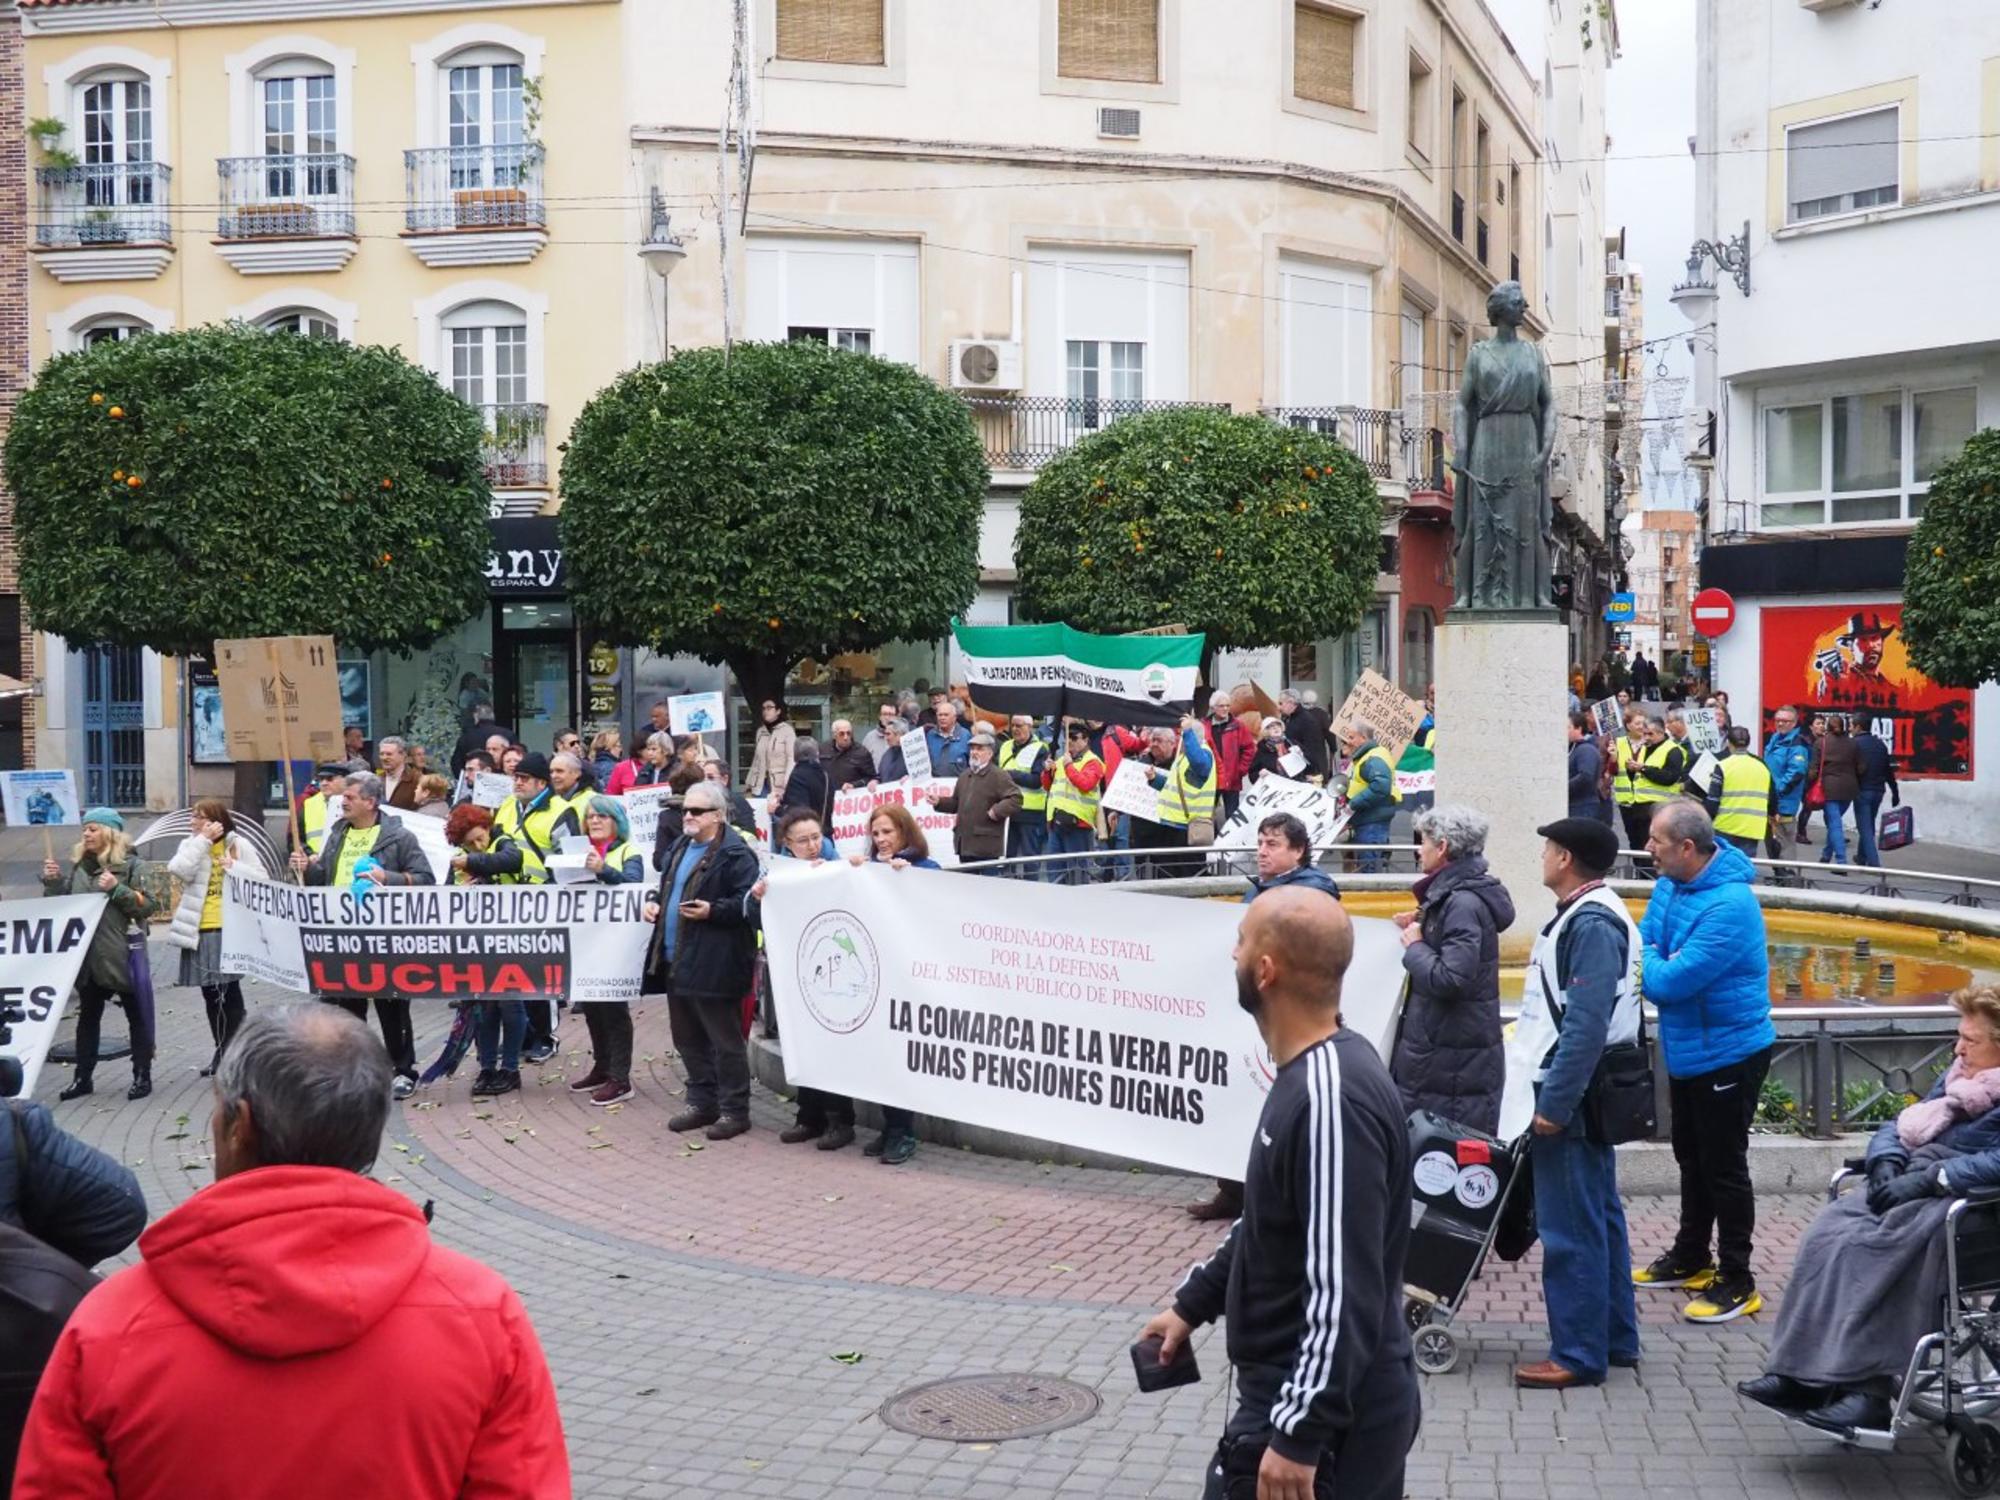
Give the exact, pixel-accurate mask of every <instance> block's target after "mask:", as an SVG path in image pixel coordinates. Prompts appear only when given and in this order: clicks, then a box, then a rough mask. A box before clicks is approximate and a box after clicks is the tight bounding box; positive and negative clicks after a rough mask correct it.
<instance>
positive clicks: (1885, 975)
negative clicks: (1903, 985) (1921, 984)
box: [1875, 958, 1896, 995]
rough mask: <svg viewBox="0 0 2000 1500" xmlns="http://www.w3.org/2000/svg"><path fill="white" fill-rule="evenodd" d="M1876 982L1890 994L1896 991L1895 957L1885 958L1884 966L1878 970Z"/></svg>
mask: <svg viewBox="0 0 2000 1500" xmlns="http://www.w3.org/2000/svg"><path fill="white" fill-rule="evenodd" d="M1875 982H1876V984H1877V985H1878V986H1879V987H1881V988H1882V989H1884V990H1887V991H1888V992H1889V993H1890V994H1892V995H1893V994H1895V993H1896V964H1895V960H1893V959H1887V958H1885V959H1883V960H1882V967H1881V968H1880V969H1878V970H1876V974H1875Z"/></svg>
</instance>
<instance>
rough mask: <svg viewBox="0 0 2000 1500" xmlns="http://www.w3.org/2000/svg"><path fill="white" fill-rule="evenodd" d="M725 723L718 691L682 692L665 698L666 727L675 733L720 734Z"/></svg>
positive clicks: (720, 695)
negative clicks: (677, 695)
mask: <svg viewBox="0 0 2000 1500" xmlns="http://www.w3.org/2000/svg"><path fill="white" fill-rule="evenodd" d="M727 723H728V718H727V716H726V711H725V710H724V708H723V706H722V694H720V693H684V694H682V695H681V696H680V697H678V698H669V699H668V700H667V727H668V728H669V729H671V730H672V731H673V732H674V733H675V734H720V733H722V730H723V726H724V725H725V724H727Z"/></svg>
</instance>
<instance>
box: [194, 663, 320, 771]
mask: <svg viewBox="0 0 2000 1500" xmlns="http://www.w3.org/2000/svg"><path fill="white" fill-rule="evenodd" d="M215 677H216V682H217V685H218V686H219V687H220V688H221V689H222V722H223V726H224V729H225V731H226V734H227V739H228V745H229V754H230V757H231V758H232V759H235V760H239V761H243V760H289V759H292V758H293V757H297V758H299V759H302V760H312V761H316V762H322V761H330V760H338V759H340V757H341V748H342V743H343V735H342V733H341V717H340V678H339V674H338V672H337V670H336V668H335V659H334V651H333V637H332V636H330V635H280V636H261V637H253V638H251V639H248V640H234V641H217V642H216V643H215Z"/></svg>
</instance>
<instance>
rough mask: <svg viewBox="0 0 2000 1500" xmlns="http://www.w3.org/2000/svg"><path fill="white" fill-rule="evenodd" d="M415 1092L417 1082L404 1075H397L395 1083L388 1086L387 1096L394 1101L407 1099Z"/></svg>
mask: <svg viewBox="0 0 2000 1500" xmlns="http://www.w3.org/2000/svg"><path fill="white" fill-rule="evenodd" d="M416 1091H417V1080H416V1079H414V1078H412V1077H410V1076H409V1075H408V1074H406V1073H398V1074H397V1075H396V1081H395V1082H394V1083H392V1084H390V1085H389V1094H390V1096H391V1097H392V1098H396V1099H407V1098H409V1097H410V1095H412V1094H414V1093H415V1092H416Z"/></svg>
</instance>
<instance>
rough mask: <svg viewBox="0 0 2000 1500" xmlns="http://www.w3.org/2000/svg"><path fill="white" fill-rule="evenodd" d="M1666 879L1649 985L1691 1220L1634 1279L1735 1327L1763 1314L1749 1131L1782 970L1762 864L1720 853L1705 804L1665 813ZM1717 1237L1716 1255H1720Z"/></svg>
mask: <svg viewBox="0 0 2000 1500" xmlns="http://www.w3.org/2000/svg"><path fill="white" fill-rule="evenodd" d="M1646 848H1647V849H1648V850H1649V851H1650V852H1651V853H1652V856H1653V860H1654V863H1655V865H1656V867H1657V868H1658V869H1659V872H1660V878H1659V879H1658V880H1656V881H1655V882H1654V884H1653V896H1652V899H1651V901H1649V902H1648V903H1647V906H1646V915H1645V917H1644V919H1643V920H1642V921H1641V922H1640V923H1639V936H1640V938H1641V939H1642V940H1643V941H1644V943H1645V958H1644V967H1643V969H1642V970H1641V973H1640V983H1641V985H1642V987H1643V988H1644V990H1645V995H1646V998H1647V999H1648V1000H1650V1001H1651V1002H1652V1003H1653V1005H1654V1006H1655V1007H1656V1008H1657V1009H1658V1011H1659V1013H1660V1045H1661V1048H1662V1049H1663V1050H1664V1051H1665V1053H1666V1059H1667V1073H1668V1077H1669V1086H1670V1097H1671V1102H1672V1105H1673V1116H1674V1122H1673V1140H1674V1160H1675V1162H1677V1163H1678V1164H1679V1166H1680V1169H1681V1222H1680V1230H1679V1232H1678V1233H1677V1234H1676V1235H1675V1236H1674V1243H1673V1246H1672V1248H1671V1249H1669V1250H1668V1251H1667V1253H1666V1254H1665V1255H1662V1256H1661V1257H1660V1258H1659V1259H1658V1260H1655V1261H1654V1262H1653V1263H1652V1264H1651V1265H1649V1266H1647V1267H1645V1268H1644V1269H1643V1270H1635V1271H1634V1272H1633V1273H1632V1279H1633V1280H1634V1281H1635V1282H1637V1283H1638V1284H1639V1285H1640V1286H1652V1287H1687V1288H1688V1289H1689V1290H1691V1291H1698V1292H1701V1293H1702V1295H1701V1296H1699V1297H1697V1298H1696V1299H1695V1300H1694V1301H1693V1302H1690V1303H1689V1304H1688V1305H1687V1306H1686V1307H1685V1308H1683V1309H1682V1316H1684V1317H1686V1318H1687V1319H1688V1320H1689V1321H1690V1322H1695V1323H1726V1322H1728V1321H1729V1320H1730V1319H1732V1318H1740V1317H1742V1316H1743V1315H1744V1314H1746V1313H1754V1312H1755V1311H1757V1309H1758V1308H1759V1307H1761V1306H1763V1299H1762V1298H1761V1297H1760V1296H1758V1294H1757V1283H1756V1281H1755V1280H1754V1279H1753V1278H1752V1276H1751V1274H1750V1240H1751V1235H1752V1233H1753V1231H1754V1230H1755V1229H1756V1226H1757V1197H1756V1192H1755V1190H1754V1189H1753V1188H1752V1187H1751V1185H1750V1122H1751V1121H1752V1120H1753V1119H1754V1118H1755V1117H1756V1114H1757V1098H1758V1093H1759V1091H1760V1090H1761V1089H1762V1088H1763V1086H1764V1074H1765V1073H1766V1072H1767V1071H1768V1070H1769V1068H1770V1066H1771V1047H1772V1044H1773V1043H1774V1042H1776V1041H1777V1037H1778V1033H1777V1029H1776V1028H1775V1027H1773V1026H1772V1024H1771V963H1770V956H1769V954H1768V953H1767V951H1766V949H1765V946H1764V913H1763V909H1762V908H1761V907H1760V906H1759V905H1758V904H1757V895H1756V892H1755V891H1753V890H1752V889H1751V883H1752V881H1753V880H1754V879H1755V878H1756V871H1755V868H1754V867H1753V866H1752V865H1751V863H1750V861H1749V860H1748V859H1747V858H1745V857H1744V856H1743V854H1742V853H1741V852H1740V851H1738V850H1737V849H1735V848H1733V847H1732V846H1730V845H1729V844H1727V843H1718V842H1717V840H1716V837H1715V825H1714V824H1713V823H1712V822H1710V821H1709V817H1708V813H1707V812H1706V811H1705V810H1704V809H1703V808H1702V806H1701V804H1700V803H1698V802H1692V801H1687V800H1680V801H1674V802H1669V803H1667V804H1665V805H1664V806H1663V807H1661V808H1660V810H1659V811H1658V812H1656V813H1654V814H1653V824H1652V837H1651V838H1649V839H1648V840H1647V841H1646ZM1711 1232H1713V1234H1714V1236H1715V1248H1716V1251H1717V1258H1716V1259H1715V1260H1711V1259H1710V1257H1709V1236H1710V1234H1711Z"/></svg>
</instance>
